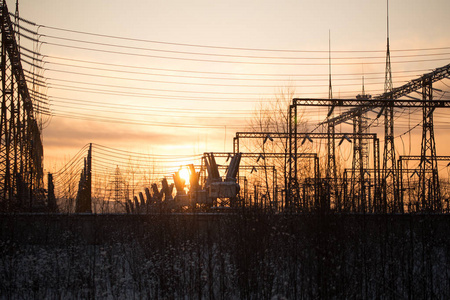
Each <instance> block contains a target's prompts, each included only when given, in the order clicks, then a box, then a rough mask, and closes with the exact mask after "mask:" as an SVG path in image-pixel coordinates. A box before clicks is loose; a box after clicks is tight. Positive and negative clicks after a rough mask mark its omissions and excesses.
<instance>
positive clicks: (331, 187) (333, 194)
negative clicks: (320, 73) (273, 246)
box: [325, 33, 340, 208]
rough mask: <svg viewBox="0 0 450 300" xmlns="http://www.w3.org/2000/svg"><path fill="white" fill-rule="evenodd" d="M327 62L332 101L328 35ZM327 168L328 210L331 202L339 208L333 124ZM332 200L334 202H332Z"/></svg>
mask: <svg viewBox="0 0 450 300" xmlns="http://www.w3.org/2000/svg"><path fill="white" fill-rule="evenodd" d="M328 62H329V81H328V82H329V86H328V99H330V100H331V99H333V87H332V85H331V37H330V33H329V35H328ZM327 118H328V119H330V118H331V119H332V118H334V103H333V104H332V105H331V106H330V108H329V112H328V115H327ZM327 134H328V135H327V136H328V139H327V168H326V175H325V176H326V185H327V194H328V195H325V199H330V200H329V201H328V200H327V201H328V203H326V204H325V205H326V206H327V207H328V208H330V204H331V202H334V205H335V206H336V207H340V203H336V202H337V201H339V200H338V198H339V197H338V195H337V172H336V151H335V150H336V143H335V135H336V131H335V126H334V123H333V122H328V124H327ZM333 200H334V201H333Z"/></svg>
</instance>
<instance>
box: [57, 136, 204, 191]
mask: <svg viewBox="0 0 450 300" xmlns="http://www.w3.org/2000/svg"><path fill="white" fill-rule="evenodd" d="M89 149H91V151H92V152H91V155H92V156H91V164H92V171H91V176H92V189H93V190H97V191H105V190H107V189H108V187H109V186H110V185H111V184H112V182H113V181H114V180H116V179H117V176H118V175H117V174H118V173H120V177H121V180H122V181H123V182H125V183H126V184H123V188H122V189H127V190H130V189H131V190H138V189H142V190H143V189H144V188H145V187H150V185H151V184H152V183H159V180H160V179H161V178H163V177H170V176H171V175H172V174H174V173H175V172H176V171H177V170H178V169H179V167H180V166H181V165H187V164H189V163H192V164H195V165H198V164H200V162H201V161H200V160H201V155H155V154H145V153H139V152H133V151H126V150H121V149H116V148H111V147H107V146H104V145H100V144H95V143H92V144H86V145H85V146H83V147H82V148H81V149H80V150H79V151H78V152H77V153H76V154H75V155H74V156H73V157H72V159H70V160H69V161H68V162H67V163H66V164H65V165H64V166H63V167H62V168H61V169H60V170H58V171H57V172H54V173H53V178H54V185H55V192H56V194H57V196H58V197H63V198H72V199H75V197H76V193H77V191H78V182H79V180H80V177H81V173H82V171H83V169H84V168H85V166H86V160H87V156H88V151H89Z"/></svg>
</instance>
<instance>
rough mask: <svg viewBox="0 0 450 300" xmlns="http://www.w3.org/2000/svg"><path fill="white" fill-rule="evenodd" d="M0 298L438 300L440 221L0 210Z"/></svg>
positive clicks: (449, 241) (443, 274) (445, 256)
mask: <svg viewBox="0 0 450 300" xmlns="http://www.w3.org/2000/svg"><path fill="white" fill-rule="evenodd" d="M0 220H1V221H0V223H1V225H2V226H1V230H2V231H1V241H0V243H1V245H0V297H1V298H3V299H23V298H25V299H28V298H35V299H44V298H49V299H57V298H64V299H87V298H88V299H125V298H127V299H181V298H182V299H194V298H195V299H199V298H203V299H285V298H286V299H300V298H303V299H311V298H319V299H331V298H337V299H347V298H354V299H373V298H395V299H401V298H408V299H430V298H433V299H435V298H437V299H448V298H450V238H449V228H450V226H449V225H450V218H449V216H446V215H320V214H304V215H274V214H264V213H260V212H257V211H253V212H250V211H247V212H245V213H242V214H197V215H181V214H180V215H139V216H136V215H134V216H133V215H128V216H127V215H70V216H69V215H15V216H13V215H3V216H2V217H1V219H0Z"/></svg>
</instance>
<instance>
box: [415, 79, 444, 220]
mask: <svg viewBox="0 0 450 300" xmlns="http://www.w3.org/2000/svg"><path fill="white" fill-rule="evenodd" d="M423 81H424V82H423V88H422V99H423V100H424V101H425V103H424V104H423V108H422V111H423V124H422V126H423V129H422V150H421V157H420V172H419V199H418V200H419V201H420V203H419V205H420V207H421V208H422V209H421V210H423V211H441V209H442V203H441V193H440V186H439V174H438V166H437V159H436V143H435V140H434V129H433V112H434V107H431V106H430V103H431V101H432V100H433V86H432V82H431V79H430V78H424V79H423Z"/></svg>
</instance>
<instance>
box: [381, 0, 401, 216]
mask: <svg viewBox="0 0 450 300" xmlns="http://www.w3.org/2000/svg"><path fill="white" fill-rule="evenodd" d="M392 90H393V84H392V72H391V54H390V50H389V0H387V44H386V70H385V81H384V93H385V94H387V93H389V95H391V94H392V93H391V92H392ZM390 98H391V99H392V97H390ZM382 176H383V180H382V183H383V201H384V203H383V204H384V206H385V207H386V206H391V207H392V209H391V211H393V212H398V211H400V205H399V201H398V197H397V164H396V159H395V146H394V107H393V106H392V105H387V106H386V107H385V110H384V152H383V170H382Z"/></svg>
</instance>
